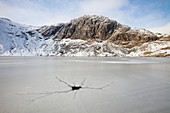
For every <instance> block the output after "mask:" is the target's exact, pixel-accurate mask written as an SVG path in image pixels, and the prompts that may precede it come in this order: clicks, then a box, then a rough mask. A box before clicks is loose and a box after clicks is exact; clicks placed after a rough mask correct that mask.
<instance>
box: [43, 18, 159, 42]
mask: <svg viewBox="0 0 170 113" xmlns="http://www.w3.org/2000/svg"><path fill="white" fill-rule="evenodd" d="M40 32H41V33H42V35H43V36H44V37H50V36H52V35H53V36H54V39H56V40H61V39H66V38H70V39H82V40H95V41H103V40H108V39H109V40H110V41H112V42H113V43H114V42H117V41H126V42H129V41H139V42H148V41H155V40H158V39H159V37H157V36H156V35H155V34H154V33H152V32H150V31H148V30H143V31H140V30H134V29H131V28H130V27H128V26H124V25H121V24H120V23H118V22H117V21H114V20H110V19H109V18H107V17H103V16H95V15H93V16H83V17H80V18H78V19H74V20H71V21H70V22H69V23H67V24H59V25H58V26H49V27H47V26H46V27H42V28H41V29H40Z"/></svg>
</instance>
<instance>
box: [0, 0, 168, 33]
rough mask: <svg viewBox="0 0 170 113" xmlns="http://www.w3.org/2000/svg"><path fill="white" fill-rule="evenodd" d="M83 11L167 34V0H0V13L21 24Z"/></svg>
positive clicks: (74, 15)
mask: <svg viewBox="0 0 170 113" xmlns="http://www.w3.org/2000/svg"><path fill="white" fill-rule="evenodd" d="M83 15H102V16H106V17H109V18H110V19H113V20H117V21H118V22H120V23H122V24H125V25H129V26H131V27H135V28H146V29H149V30H152V31H155V32H162V33H167V34H170V0H0V17H5V18H9V19H11V20H12V21H15V22H18V23H22V24H29V25H45V24H56V23H61V22H68V21H70V20H71V19H74V18H77V17H80V16H83Z"/></svg>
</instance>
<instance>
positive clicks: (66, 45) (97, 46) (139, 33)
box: [0, 15, 170, 56]
mask: <svg viewBox="0 0 170 113" xmlns="http://www.w3.org/2000/svg"><path fill="white" fill-rule="evenodd" d="M169 45H170V39H169V37H168V36H164V35H161V34H155V33H152V32H150V31H148V30H145V29H132V28H131V27H128V26H125V25H122V24H120V23H118V22H117V21H114V20H110V19H109V18H107V17H103V16H95V15H94V16H83V17H80V18H77V19H74V20H71V21H70V22H68V23H61V24H58V25H51V26H42V27H30V26H26V25H21V24H17V23H15V22H12V21H10V20H9V19H0V55H6V56H7V55H12V56H14V55H15V56H28V55H29V56H33V55H38V56H39V55H55V56H159V54H161V56H169V54H170V49H169V48H170V47H169Z"/></svg>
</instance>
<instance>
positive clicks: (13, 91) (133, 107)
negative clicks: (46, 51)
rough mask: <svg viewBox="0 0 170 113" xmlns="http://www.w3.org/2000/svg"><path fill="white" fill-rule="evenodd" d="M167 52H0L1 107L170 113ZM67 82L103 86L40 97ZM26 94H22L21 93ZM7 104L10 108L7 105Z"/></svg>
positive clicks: (39, 111) (60, 112)
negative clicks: (127, 54)
mask: <svg viewBox="0 0 170 113" xmlns="http://www.w3.org/2000/svg"><path fill="white" fill-rule="evenodd" d="M169 66H170V60H169V59H168V58H101V57H100V58H99V57H98V58H95V57H89V58H83V57H0V72H1V73H0V112H1V113H56V112H57V113H169V111H170V100H169V98H170V87H169V85H170V76H169V73H170V70H169ZM56 76H58V77H60V78H61V79H62V80H65V81H67V82H68V83H69V84H76V85H78V84H81V82H82V81H83V80H84V78H86V81H85V83H84V86H86V85H89V86H90V87H101V86H104V85H106V84H109V83H112V82H113V83H112V84H111V85H109V86H108V87H105V88H104V89H103V90H96V89H80V90H78V91H77V94H76V96H75V93H76V92H75V91H71V92H68V93H56V94H54V95H49V96H47V97H44V98H41V99H37V100H36V101H34V102H31V100H33V99H35V98H39V97H40V96H42V95H40V94H33V93H43V92H50V91H63V90H68V89H69V87H68V86H67V85H65V84H63V83H62V82H60V81H58V80H57V79H56ZM22 94H26V95H22ZM9 108H10V109H9Z"/></svg>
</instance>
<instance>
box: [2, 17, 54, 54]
mask: <svg viewBox="0 0 170 113" xmlns="http://www.w3.org/2000/svg"><path fill="white" fill-rule="evenodd" d="M36 29H37V28H36V27H33V26H26V25H21V24H18V23H14V22H12V21H10V20H8V19H5V18H1V19H0V55H2V56H33V55H54V53H55V51H54V47H55V46H54V45H55V41H54V40H52V39H47V40H46V39H44V38H43V36H42V35H41V34H40V33H38V32H37V31H36Z"/></svg>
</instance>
